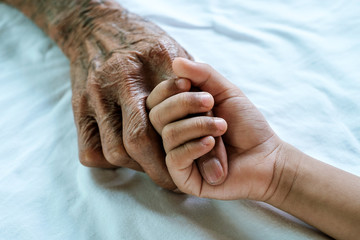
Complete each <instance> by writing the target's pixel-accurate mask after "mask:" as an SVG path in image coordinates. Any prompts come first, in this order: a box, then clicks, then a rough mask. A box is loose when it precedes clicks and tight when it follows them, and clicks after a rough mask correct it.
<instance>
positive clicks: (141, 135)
mask: <svg viewBox="0 0 360 240" xmlns="http://www.w3.org/2000/svg"><path fill="white" fill-rule="evenodd" d="M151 141H152V139H151V137H150V133H149V125H148V124H147V121H141V120H133V121H132V122H131V123H130V125H129V127H128V129H127V130H126V139H125V145H126V149H127V150H128V151H129V152H136V151H139V149H146V148H147V147H149V145H150V143H151Z"/></svg>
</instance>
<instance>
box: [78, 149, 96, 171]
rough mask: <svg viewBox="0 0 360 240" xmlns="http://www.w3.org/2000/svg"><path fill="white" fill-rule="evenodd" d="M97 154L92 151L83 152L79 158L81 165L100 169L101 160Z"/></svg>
mask: <svg viewBox="0 0 360 240" xmlns="http://www.w3.org/2000/svg"><path fill="white" fill-rule="evenodd" d="M95 152H96V151H94V150H91V149H88V150H84V151H82V152H81V153H80V156H79V159H80V163H81V164H82V165H83V166H85V167H99V166H100V164H99V160H98V157H97V155H96V154H95Z"/></svg>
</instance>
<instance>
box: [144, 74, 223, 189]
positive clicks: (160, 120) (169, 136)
mask: <svg viewBox="0 0 360 240" xmlns="http://www.w3.org/2000/svg"><path fill="white" fill-rule="evenodd" d="M190 88H191V83H190V81H189V80H186V79H181V80H180V81H176V83H175V82H174V80H169V81H163V82H161V83H160V84H159V85H158V86H157V87H156V88H155V89H154V90H153V91H152V93H151V94H150V95H149V97H148V98H147V101H146V104H147V107H148V109H151V111H150V120H151V123H152V125H153V126H154V128H155V129H156V131H157V132H158V133H159V134H160V135H161V136H162V138H163V146H164V150H165V152H166V153H169V152H171V151H172V150H173V149H174V148H176V147H178V146H179V145H182V144H184V143H186V142H187V141H189V140H190V139H194V138H199V137H202V136H206V135H211V136H213V137H215V138H212V139H211V146H210V145H209V146H208V148H207V149H206V150H205V151H202V152H200V153H199V154H198V157H197V160H196V163H195V162H194V164H195V165H197V167H198V169H199V171H200V173H201V174H202V176H203V177H204V179H205V181H207V182H208V183H209V184H211V185H218V184H221V183H222V182H224V180H225V179H226V176H227V172H228V161H227V155H226V149H225V146H224V143H223V141H222V138H221V137H218V136H220V135H222V134H224V133H225V131H226V122H225V121H224V120H223V119H217V120H218V121H214V118H213V117H211V116H212V115H213V114H212V112H211V109H212V108H213V105H214V99H213V97H212V96H211V95H210V94H209V93H204V92H198V91H197V92H190ZM194 114H196V115H194ZM189 116H192V117H191V118H188V117H189ZM185 118H187V119H185ZM180 119H181V120H180ZM173 121H176V123H173V124H169V123H171V122H173ZM179 130H180V131H179ZM186 146H187V145H186ZM186 146H185V147H186Z"/></svg>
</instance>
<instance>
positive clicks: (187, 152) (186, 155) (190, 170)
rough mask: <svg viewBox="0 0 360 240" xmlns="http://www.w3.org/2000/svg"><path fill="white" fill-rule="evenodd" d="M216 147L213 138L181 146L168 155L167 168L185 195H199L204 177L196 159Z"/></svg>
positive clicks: (209, 137)
mask: <svg viewBox="0 0 360 240" xmlns="http://www.w3.org/2000/svg"><path fill="white" fill-rule="evenodd" d="M214 145H215V139H214V138H213V137H211V136H208V137H204V138H202V139H198V140H194V141H191V142H188V143H185V144H184V145H181V146H179V147H177V148H175V149H173V150H172V151H170V152H169V153H168V154H167V155H166V166H167V167H168V170H169V173H170V175H171V178H172V179H173V181H174V182H175V184H176V186H177V187H178V188H179V189H180V190H181V191H182V192H184V193H188V194H195V195H199V193H198V189H199V188H200V186H201V184H202V176H201V174H200V172H199V170H198V168H197V165H196V163H195V159H197V158H199V157H201V156H202V155H204V154H206V153H208V152H209V151H210V150H211V149H212V148H213V147H214Z"/></svg>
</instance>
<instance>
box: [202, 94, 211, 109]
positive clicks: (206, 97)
mask: <svg viewBox="0 0 360 240" xmlns="http://www.w3.org/2000/svg"><path fill="white" fill-rule="evenodd" d="M199 98H200V101H201V104H202V105H203V106H204V107H207V108H209V107H212V105H213V101H211V95H210V94H208V93H205V92H204V93H200V94H199Z"/></svg>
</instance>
